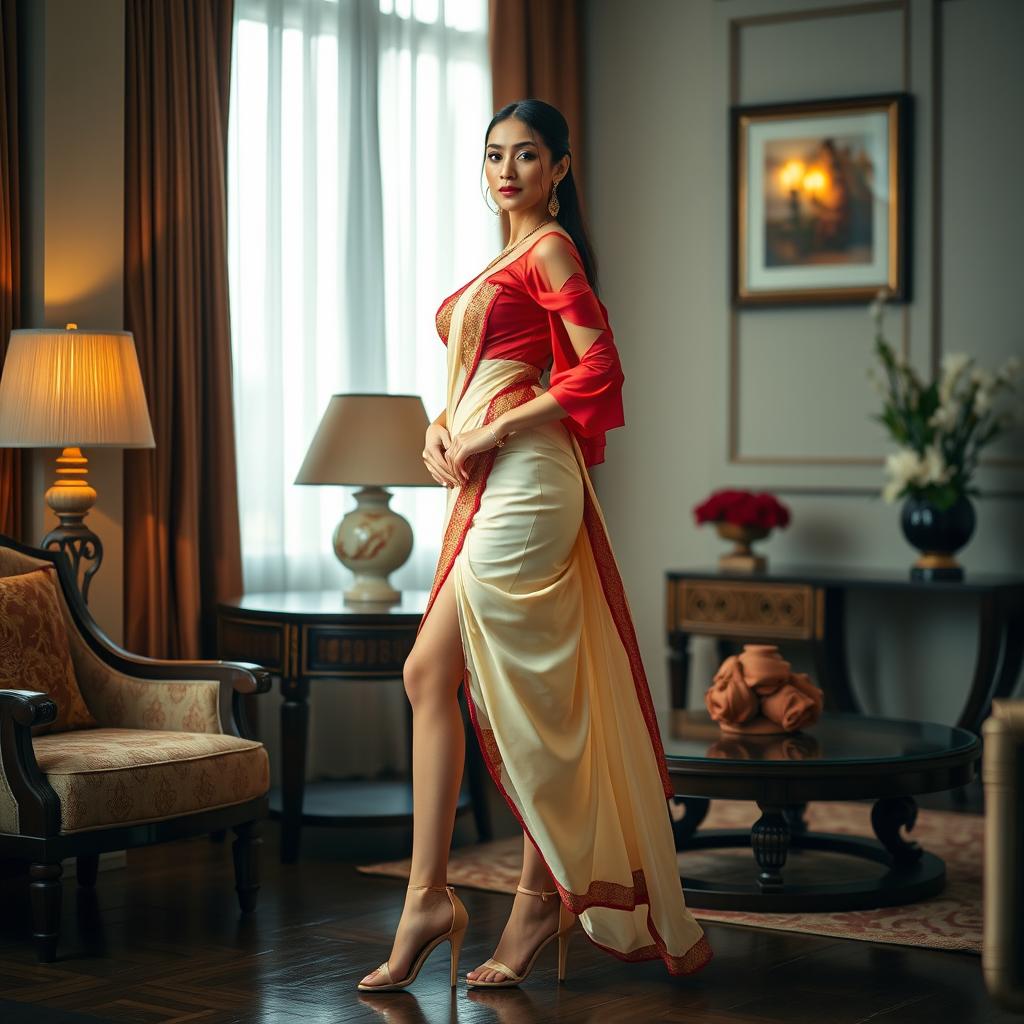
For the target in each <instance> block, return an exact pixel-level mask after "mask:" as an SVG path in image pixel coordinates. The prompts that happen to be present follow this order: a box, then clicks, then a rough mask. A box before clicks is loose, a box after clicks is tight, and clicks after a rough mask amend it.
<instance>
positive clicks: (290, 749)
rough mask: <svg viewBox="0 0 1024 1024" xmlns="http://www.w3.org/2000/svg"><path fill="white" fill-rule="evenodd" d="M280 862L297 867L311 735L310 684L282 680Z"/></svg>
mask: <svg viewBox="0 0 1024 1024" xmlns="http://www.w3.org/2000/svg"><path fill="white" fill-rule="evenodd" d="M281 695H282V696H283V697H284V703H282V705H281V862H282V863H283V864H294V863H295V861H297V860H298V858H299V845H300V842H301V838H302V800H303V795H304V793H305V789H306V743H307V738H308V735H309V704H308V699H309V682H308V681H307V680H305V679H287V678H284V677H282V679H281Z"/></svg>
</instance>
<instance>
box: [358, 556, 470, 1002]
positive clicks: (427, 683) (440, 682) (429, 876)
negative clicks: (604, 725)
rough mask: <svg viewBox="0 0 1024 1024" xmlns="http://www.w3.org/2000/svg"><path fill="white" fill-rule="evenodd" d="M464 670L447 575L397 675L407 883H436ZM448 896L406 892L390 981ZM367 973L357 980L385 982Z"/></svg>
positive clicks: (443, 913) (452, 800) (443, 867)
mask: <svg viewBox="0 0 1024 1024" xmlns="http://www.w3.org/2000/svg"><path fill="white" fill-rule="evenodd" d="M464 671H465V661H464V659H463V652H462V636H461V634H460V632H459V620H458V610H457V608H456V607H455V591H454V580H453V577H452V574H451V573H449V574H448V578H447V579H446V580H445V582H444V585H443V586H442V587H441V589H440V590H439V591H438V594H437V597H436V598H435V599H434V604H433V606H432V607H431V609H430V615H429V616H428V617H427V621H426V622H425V623H424V625H423V627H422V628H421V629H420V632H419V635H418V636H417V637H416V643H415V644H414V645H413V649H412V650H411V651H410V652H409V656H408V658H406V662H405V668H404V670H403V678H404V681H405V692H406V694H407V695H408V697H409V702H410V703H411V704H412V794H413V795H412V799H413V827H412V867H411V870H410V872H409V883H410V884H411V885H440V886H443V885H444V884H445V883H446V881H447V878H448V851H449V849H450V847H451V842H452V829H453V828H454V827H455V808H456V804H457V802H458V796H459V787H460V785H461V783H462V764H463V759H464V757H465V750H466V735H465V732H464V729H463V725H462V714H461V712H460V710H459V702H458V692H459V685H460V684H461V682H462V676H463V672H464ZM451 920H452V906H451V901H450V900H449V899H448V896H447V894H446V893H445V892H444V891H443V890H436V889H410V890H408V891H407V892H406V897H405V906H404V907H403V909H402V917H401V920H400V921H399V923H398V930H397V932H396V933H395V942H394V946H393V947H392V950H391V954H390V956H389V957H388V964H389V967H390V970H391V976H392V978H393V979H394V980H395V981H398V980H399V979H400V978H404V977H405V976H406V974H408V973H409V967H410V966H411V964H412V959H413V957H414V956H415V955H416V953H417V952H418V951H419V950H420V949H421V948H422V946H423V944H424V943H425V942H426V941H427V940H428V939H429V938H431V937H432V936H434V935H438V934H439V933H440V932H443V931H445V929H446V928H447V927H448V926H449V925H450V924H451ZM385 981H386V980H385V979H383V978H380V977H378V975H377V972H376V971H371V972H370V973H369V974H368V975H366V977H365V978H363V983H365V984H367V985H373V984H385Z"/></svg>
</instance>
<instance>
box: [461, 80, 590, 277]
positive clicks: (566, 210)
mask: <svg viewBox="0 0 1024 1024" xmlns="http://www.w3.org/2000/svg"><path fill="white" fill-rule="evenodd" d="M510 117H514V118H516V119H517V120H519V121H522V122H523V123H524V124H526V125H527V126H528V127H529V128H530V129H531V130H532V131H533V132H534V133H535V134H536V135H539V136H540V138H541V140H542V141H543V143H544V145H545V146H547V148H548V149H549V150H550V151H551V163H552V164H556V163H558V161H559V160H561V159H562V157H563V156H565V154H566V153H569V170H568V172H567V173H566V175H565V177H564V178H562V180H561V181H560V182H559V183H558V189H557V190H556V195H557V196H558V204H559V205H558V215H557V216H556V217H555V220H557V221H558V223H559V224H561V226H562V227H563V228H565V230H566V231H568V232H569V234H570V236H571V237H572V240H573V242H575V243H576V248H577V250H578V251H579V254H580V258H581V259H582V260H583V269H584V270H585V271H586V274H587V280H588V281H589V282H590V287H591V288H593V289H594V292H595V293H596V292H597V290H598V288H597V262H596V260H595V258H594V251H593V248H592V246H591V244H590V239H589V238H588V236H587V229H586V227H585V226H584V223H583V214H582V213H581V212H580V201H579V194H578V193H577V191H576V179H575V178H574V177H573V174H572V152H571V150H570V149H569V125H568V124H567V123H566V121H565V118H564V117H563V116H562V112H561V111H560V110H559V109H558V108H557V107H553V106H552V105H551V104H550V103H545V102H544V101H543V100H536V99H527V100H516V101H515V102H514V103H509V104H508V105H507V106H504V107H502V108H501V110H499V111H498V112H497V113H496V114H495V115H494V117H492V118H491V123H490V124H489V125H488V126H487V131H486V132H484V161H485V162H486V160H487V152H486V147H487V140H488V138H489V137H490V134H491V129H492V128H493V127H494V126H495V125H496V124H498V123H500V122H501V121H505V120H507V119H508V118H510ZM480 173H481V174H483V165H481V168H480ZM486 188H487V186H486V181H485V183H484V190H485V195H486Z"/></svg>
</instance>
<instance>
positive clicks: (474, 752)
mask: <svg viewBox="0 0 1024 1024" xmlns="http://www.w3.org/2000/svg"><path fill="white" fill-rule="evenodd" d="M465 692H466V688H465V686H464V685H463V686H460V687H459V707H460V710H461V712H462V726H463V728H464V729H465V730H466V777H467V778H466V781H467V782H468V784H469V799H470V800H471V801H472V804H473V821H474V823H475V824H476V834H477V837H478V841H479V842H481V843H485V842H487V841H488V840H489V839H491V838H492V837H493V835H494V831H493V829H492V828H491V809H490V805H489V804H488V803H487V787H486V785H485V781H486V778H487V768H486V766H485V765H484V758H483V754H481V753H480V744H479V742H478V741H477V738H476V730H475V729H474V728H473V723H472V721H471V720H470V717H469V705H468V704H467V703H466V697H465Z"/></svg>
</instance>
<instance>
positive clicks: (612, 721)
mask: <svg viewBox="0 0 1024 1024" xmlns="http://www.w3.org/2000/svg"><path fill="white" fill-rule="evenodd" d="M484 166H485V169H486V176H487V185H488V188H489V190H490V193H491V194H492V195H493V196H494V198H495V200H496V202H497V203H498V206H499V210H498V211H497V212H499V213H500V212H501V210H504V211H506V212H507V213H508V216H509V223H510V229H511V231H510V236H509V237H510V239H511V242H510V244H509V245H508V246H507V247H506V248H505V250H504V251H503V252H502V253H501V254H499V256H498V257H496V258H495V259H494V260H492V261H491V263H490V264H489V265H488V266H487V267H486V268H484V271H483V272H482V273H481V274H480V275H478V276H477V277H476V278H475V279H474V280H473V281H471V282H470V283H469V284H467V285H465V286H464V287H462V288H460V289H459V290H458V291H456V292H455V293H454V294H452V295H450V296H449V297H448V298H447V299H446V300H445V301H444V302H443V303H442V304H441V308H440V309H439V310H438V313H437V328H438V333H439V334H440V336H441V338H442V340H443V341H444V342H445V344H447V346H448V402H447V406H446V408H445V410H444V411H443V412H442V413H441V415H440V416H439V417H438V418H437V420H435V422H434V423H433V424H431V426H430V427H429V428H428V430H427V434H426V441H425V448H424V451H423V458H424V461H425V463H426V465H427V467H428V469H429V471H430V473H431V475H432V476H433V477H434V479H436V480H437V481H438V482H439V483H443V484H445V485H446V486H447V487H449V488H451V490H450V491H449V494H448V505H447V516H446V524H445V533H444V540H443V543H442V548H441V557H440V559H439V561H438V566H437V572H436V575H435V578H434V585H433V588H432V590H431V594H430V598H429V600H428V603H427V609H426V612H425V614H424V616H423V619H422V621H421V623H420V627H419V630H418V634H417V638H416V643H415V645H414V646H413V649H412V651H411V652H410V654H409V657H408V659H407V661H406V666H405V673H404V678H405V687H406V692H407V694H408V696H409V699H410V701H411V703H412V707H413V804H414V812H415V813H414V824H413V854H412V865H411V869H410V886H409V888H408V890H407V893H406V900H405V907H404V909H403V912H402V917H401V920H400V922H399V925H398V931H397V934H396V936H395V941H394V946H393V948H392V951H391V955H390V956H389V957H388V959H387V960H386V961H385V962H384V963H383V964H382V965H381V966H380V967H379V968H377V969H376V970H375V971H372V972H371V973H370V974H368V975H367V976H366V977H365V978H363V980H362V982H361V983H360V986H359V987H360V988H363V989H380V988H388V989H391V988H401V987H405V985H407V984H409V982H411V981H412V980H413V979H414V978H415V976H416V974H417V973H418V972H419V968H420V965H421V964H422V963H423V961H424V960H425V959H426V957H427V956H428V955H429V953H430V951H431V950H432V949H434V948H435V947H436V946H437V945H438V944H440V943H441V942H443V941H444V940H445V939H447V940H449V942H450V943H451V954H452V974H451V981H452V984H453V985H454V984H455V979H456V970H457V961H458V949H459V947H460V945H461V942H462V936H463V934H464V932H465V927H466V922H467V920H468V915H467V914H466V911H465V907H463V905H462V902H461V900H459V898H458V897H457V896H456V895H455V893H454V890H453V889H452V888H451V887H450V886H447V885H446V884H445V880H446V877H447V862H448V849H449V846H450V844H451V836H452V828H453V826H454V817H455V806H456V800H457V796H458V791H459V785H460V782H461V772H462V764H463V756H464V751H465V747H464V743H465V737H464V733H463V728H462V722H461V718H460V714H459V708H458V703H457V693H458V687H459V685H460V683H463V682H465V685H466V692H467V702H468V706H469V711H470V717H471V720H472V722H473V727H474V730H475V732H476V735H477V738H478V739H479V742H480V746H481V750H482V752H483V755H484V759H485V761H486V763H487V766H488V770H489V771H490V773H491V777H492V778H493V779H494V781H495V783H496V784H497V786H498V788H499V789H500V790H501V793H502V795H503V796H504V797H505V799H506V801H507V802H508V804H509V806H510V807H511V809H512V811H513V812H514V813H515V815H516V817H517V818H518V819H519V821H520V822H521V823H522V826H523V870H522V876H521V879H520V886H519V889H518V892H517V893H516V896H515V899H514V902H513V905H512V913H511V916H510V917H509V920H508V923H507V925H506V926H505V930H504V932H503V933H502V936H501V939H500V941H499V942H498V945H497V947H496V949H495V951H494V956H493V957H492V958H490V959H488V960H487V961H486V962H485V963H484V964H482V965H480V966H479V967H477V968H475V969H474V970H472V971H470V972H469V973H468V974H467V975H466V979H467V983H468V984H469V985H478V986H483V985H493V986H498V985H501V986H504V985H510V984H516V983H518V982H519V981H521V980H522V979H523V978H524V977H525V976H526V974H527V973H528V972H529V970H530V969H531V968H532V966H533V963H534V960H535V959H536V955H537V953H538V952H539V950H540V948H541V947H542V946H544V945H546V944H547V943H548V941H549V940H552V939H554V938H555V937H556V936H557V937H558V942H559V972H558V973H559V978H560V979H561V978H564V976H565V951H566V943H567V941H568V936H569V929H570V928H571V927H572V925H573V924H574V923H575V918H574V915H578V917H579V920H580V923H581V924H582V927H583V931H584V933H585V934H586V936H587V937H588V938H589V939H590V940H591V941H592V942H594V943H595V944H597V945H598V946H601V947H602V948H603V949H606V950H607V951H608V952H610V953H612V954H614V955H615V956H618V957H619V958H620V959H623V960H653V959H659V958H660V959H662V960H663V961H664V962H665V964H666V966H667V968H668V970H669V971H670V972H671V973H672V974H689V973H692V972H693V971H695V970H697V969H699V968H700V967H703V966H704V965H705V964H706V963H707V962H708V961H709V960H710V959H711V956H712V952H711V948H710V946H709V945H708V943H707V940H706V939H705V938H704V935H703V932H702V930H701V928H700V925H698V924H697V922H696V921H695V920H694V919H693V917H692V915H691V914H690V913H689V911H688V910H687V909H686V907H685V905H684V901H683V894H682V888H681V886H680V882H679V876H678V869H677V866H676V857H675V846H674V843H673V839H672V831H671V825H670V823H669V815H668V813H667V809H666V803H665V801H666V798H667V797H669V796H671V795H672V788H671V785H670V783H669V778H668V773H667V769H666V766H665V760H664V752H663V749H662V745H661V740H660V737H659V734H658V729H657V721H656V719H655V715H654V709H653V705H652V703H651V697H650V692H649V690H648V687H647V680H646V677H645V675H644V670H643V665H642V663H641V661H640V655H639V651H638V649H637V643H636V637H635V633H634V630H633V624H632V621H631V618H630V612H629V606H628V603H627V600H626V595H625V592H624V591H623V588H622V583H621V580H620V578H619V573H618V569H617V566H616V563H615V558H614V555H613V554H612V551H611V548H610V546H609V543H608V537H607V531H606V528H605V524H604V519H603V516H602V513H601V509H600V506H599V505H598V503H597V498H596V496H595V494H594V491H593V488H592V487H591V483H590V477H589V474H588V473H587V469H586V467H587V466H591V465H594V464H596V463H599V462H601V461H603V459H604V432H605V431H606V430H610V429H612V428H613V427H618V426H621V425H622V424H623V422H624V420H623V412H622V401H621V387H622V382H623V379H624V378H623V374H622V370H621V367H620V364H619V359H618V354H617V352H616V349H615V344H614V340H613V337H612V332H611V329H610V327H609V324H608V314H607V310H606V309H605V307H604V305H603V304H602V303H601V301H600V300H599V299H598V298H597V296H596V295H595V293H594V291H593V288H592V284H593V282H594V280H595V271H594V263H593V258H592V255H591V252H590V246H589V244H588V242H587V237H586V233H585V231H584V229H583V224H582V219H581V216H580V211H579V205H578V200H577V195H576V187H575V183H574V181H573V175H572V168H571V160H570V151H569V138H568V128H567V126H566V123H565V119H564V117H562V115H561V114H560V113H559V112H558V111H557V110H556V109H555V108H554V107H552V106H550V105H549V104H547V103H543V102H541V101H540V100H533V99H531V100H522V101H520V102H518V103H512V104H510V105H508V106H507V107H504V108H502V109H501V110H500V111H498V113H497V114H496V115H495V116H494V118H493V120H492V121H491V123H490V125H489V126H488V129H487V133H486V135H485V154H484ZM545 368H550V371H551V372H550V378H549V381H550V386H549V387H548V389H547V390H545V389H544V388H543V387H542V386H541V385H540V384H539V380H540V377H541V371H542V369H545Z"/></svg>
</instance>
